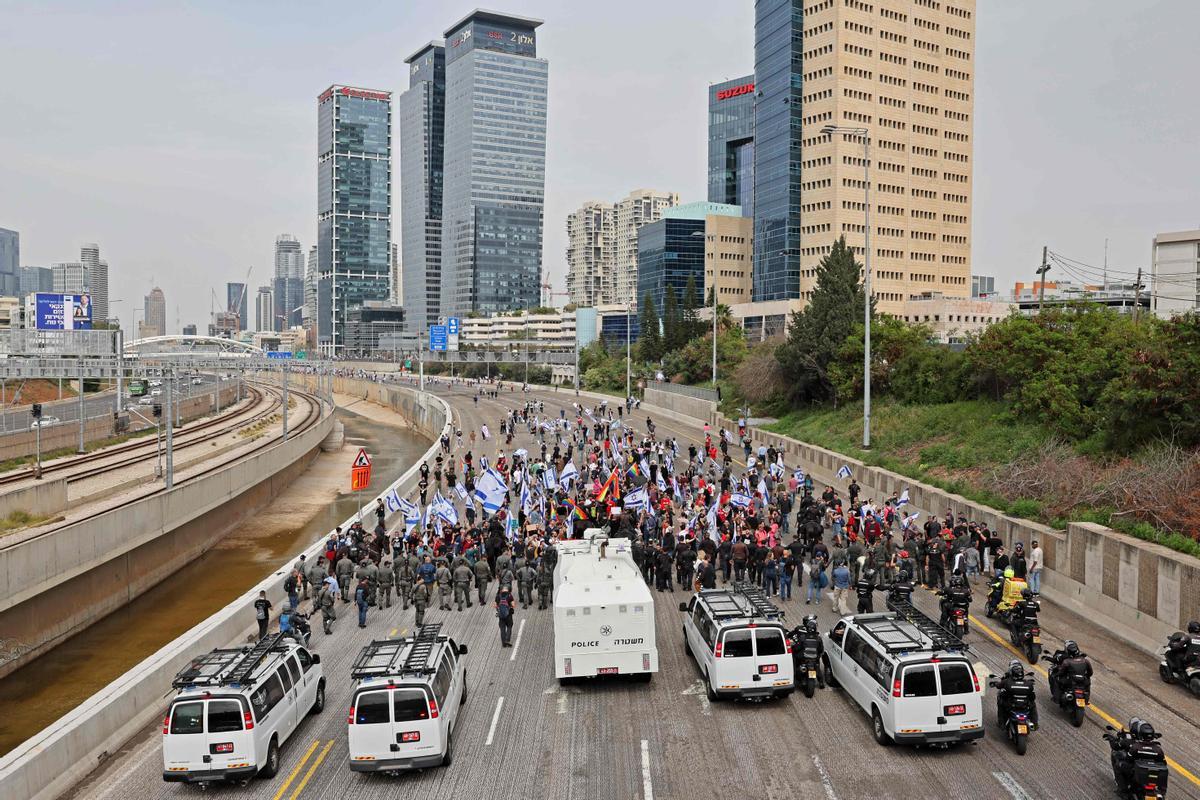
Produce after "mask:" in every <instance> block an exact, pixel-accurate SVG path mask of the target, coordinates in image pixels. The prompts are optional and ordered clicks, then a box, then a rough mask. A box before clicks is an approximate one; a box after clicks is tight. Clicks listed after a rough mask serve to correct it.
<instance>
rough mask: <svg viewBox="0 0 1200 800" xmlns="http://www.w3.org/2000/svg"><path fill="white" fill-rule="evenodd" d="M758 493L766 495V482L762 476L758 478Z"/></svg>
mask: <svg viewBox="0 0 1200 800" xmlns="http://www.w3.org/2000/svg"><path fill="white" fill-rule="evenodd" d="M758 493H759V494H761V495H762V496H763V497H766V496H767V482H766V480H765V479H763V478H759V479H758Z"/></svg>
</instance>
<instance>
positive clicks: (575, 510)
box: [566, 497, 587, 519]
mask: <svg viewBox="0 0 1200 800" xmlns="http://www.w3.org/2000/svg"><path fill="white" fill-rule="evenodd" d="M566 504H567V508H569V509H571V513H572V514H574V515H575V518H576V519H587V514H585V513H583V509H582V508H580V507H579V504H578V503H576V502H575V501H574V500H572V499H571V498H569V497H568V498H567V499H566Z"/></svg>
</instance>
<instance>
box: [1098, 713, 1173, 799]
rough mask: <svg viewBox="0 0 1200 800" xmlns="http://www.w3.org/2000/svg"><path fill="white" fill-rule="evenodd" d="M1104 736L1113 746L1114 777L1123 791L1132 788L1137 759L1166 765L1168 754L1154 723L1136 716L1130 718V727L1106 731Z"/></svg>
mask: <svg viewBox="0 0 1200 800" xmlns="http://www.w3.org/2000/svg"><path fill="white" fill-rule="evenodd" d="M1104 738H1105V739H1107V740H1108V741H1109V743H1110V745H1111V746H1112V749H1113V753H1112V765H1113V772H1114V773H1115V775H1114V776H1113V777H1114V778H1116V779H1117V782H1118V783H1119V784H1120V785H1121V789H1122V792H1123V793H1126V794H1127V793H1129V792H1130V790H1131V788H1132V787H1131V784H1132V783H1133V770H1134V760H1135V759H1137V760H1139V761H1141V760H1151V761H1155V762H1159V763H1161V764H1162V765H1163V767H1164V768H1165V767H1166V755H1164V754H1163V751H1162V745H1160V744H1159V743H1158V741H1157V739H1158V738H1159V734H1157V733H1155V732H1154V726H1153V725H1151V724H1150V723H1149V722H1146V721H1145V720H1143V719H1139V718H1138V717H1134V718H1132V719H1131V720H1129V727H1128V728H1123V729H1121V730H1119V731H1117V732H1116V733H1115V734H1113V733H1106V734H1104ZM1164 774H1165V773H1164Z"/></svg>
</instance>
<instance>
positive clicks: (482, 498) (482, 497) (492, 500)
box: [475, 469, 508, 514]
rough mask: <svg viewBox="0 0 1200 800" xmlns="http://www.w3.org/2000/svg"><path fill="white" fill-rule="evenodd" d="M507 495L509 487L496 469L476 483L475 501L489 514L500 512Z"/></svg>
mask: <svg viewBox="0 0 1200 800" xmlns="http://www.w3.org/2000/svg"><path fill="white" fill-rule="evenodd" d="M507 495H508V487H507V486H506V485H505V484H504V481H503V480H501V479H500V476H499V475H498V474H497V473H496V471H495V470H494V469H489V470H487V471H486V472H484V473H483V474H482V475H480V476H479V480H477V481H476V482H475V499H476V500H478V501H479V503H480V505H482V506H483V508H484V510H485V511H487V512H488V513H491V514H494V513H496V512H497V511H499V510H500V507H501V506H503V505H504V498H505V497H506V496H507Z"/></svg>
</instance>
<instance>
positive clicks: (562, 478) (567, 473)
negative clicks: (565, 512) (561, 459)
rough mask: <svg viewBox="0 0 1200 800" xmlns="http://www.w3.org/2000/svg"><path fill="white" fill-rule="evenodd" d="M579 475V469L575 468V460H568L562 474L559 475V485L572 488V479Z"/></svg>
mask: <svg viewBox="0 0 1200 800" xmlns="http://www.w3.org/2000/svg"><path fill="white" fill-rule="evenodd" d="M578 477H579V470H577V469H576V468H575V462H574V461H568V462H567V465H566V466H565V467H563V470H562V474H561V475H559V476H558V485H559V486H561V487H562V488H564V489H568V490H569V489H570V488H571V481H573V480H575V479H576V478H578Z"/></svg>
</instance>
